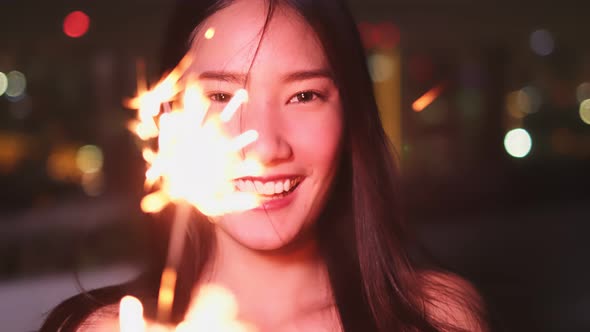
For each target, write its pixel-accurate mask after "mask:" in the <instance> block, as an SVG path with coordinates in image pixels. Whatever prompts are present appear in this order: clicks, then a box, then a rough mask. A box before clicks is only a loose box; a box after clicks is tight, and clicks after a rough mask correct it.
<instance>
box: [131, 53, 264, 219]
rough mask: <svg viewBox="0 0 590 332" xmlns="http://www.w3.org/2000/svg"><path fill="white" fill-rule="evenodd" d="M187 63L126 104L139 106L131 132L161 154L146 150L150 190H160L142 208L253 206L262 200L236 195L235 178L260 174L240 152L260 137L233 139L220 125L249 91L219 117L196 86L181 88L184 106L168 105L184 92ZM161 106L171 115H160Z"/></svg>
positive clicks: (210, 211) (216, 211)
mask: <svg viewBox="0 0 590 332" xmlns="http://www.w3.org/2000/svg"><path fill="white" fill-rule="evenodd" d="M189 64H190V63H189V62H188V60H185V59H183V61H182V62H181V63H180V64H179V67H177V68H175V69H174V70H173V71H172V72H171V73H170V74H169V75H168V76H167V77H165V78H164V79H163V80H162V81H160V83H159V84H158V85H156V86H155V87H154V88H153V89H152V90H149V91H144V92H143V93H138V96H137V97H135V98H132V99H131V100H129V101H128V102H127V106H129V107H137V108H138V116H137V119H135V120H134V121H132V122H131V123H130V124H129V129H130V130H132V131H133V132H134V133H136V134H137V136H138V137H139V138H140V139H142V140H146V141H147V140H149V139H152V138H156V137H157V138H158V148H159V150H158V151H155V150H152V149H149V148H145V149H144V150H143V157H144V160H145V161H146V162H147V164H148V166H149V167H148V170H147V171H146V181H145V186H146V189H149V188H152V187H153V186H154V185H156V184H158V185H159V189H160V190H159V191H156V192H153V193H151V194H149V195H147V196H146V197H145V198H144V199H143V201H142V203H141V208H142V210H143V211H145V212H149V213H155V212H158V211H160V210H161V209H163V208H164V207H165V206H166V205H167V204H168V203H170V202H180V201H185V202H188V203H189V204H191V205H193V206H194V207H196V208H197V209H198V210H199V211H200V212H202V213H203V214H205V215H208V216H219V215H223V214H226V213H231V212H236V211H242V210H247V209H251V208H254V207H256V206H258V204H259V198H258V197H257V196H256V195H255V194H254V193H243V192H237V191H236V190H235V185H234V183H233V179H235V178H237V177H240V176H245V175H251V176H253V175H256V174H259V173H260V172H261V166H260V165H259V164H258V163H257V162H256V161H254V160H250V159H248V160H241V158H240V157H239V154H238V153H237V152H238V151H240V150H241V149H242V148H244V147H245V146H247V145H248V144H251V143H252V142H254V141H255V140H256V139H257V133H256V131H253V130H249V131H246V132H244V133H242V134H241V135H238V136H237V137H233V138H230V137H227V136H226V135H225V134H224V133H223V131H222V127H221V125H222V123H224V122H228V121H230V120H231V118H232V117H233V116H234V114H235V113H236V111H237V110H238V109H239V108H240V106H241V105H242V104H244V103H245V102H247V101H248V93H247V92H246V90H244V89H239V90H237V91H236V92H235V94H234V96H233V98H232V99H231V100H230V101H229V103H228V104H227V106H226V107H225V108H224V110H223V111H222V112H221V113H219V114H213V115H211V114H209V115H208V108H209V105H210V102H209V100H208V99H206V98H205V97H204V96H203V93H202V91H201V89H200V87H199V86H198V85H197V84H196V82H188V83H185V87H184V88H183V89H182V90H183V91H184V93H183V95H182V102H181V104H180V105H176V104H172V105H173V106H170V104H169V103H170V102H172V101H173V100H174V98H176V97H177V95H178V94H179V93H180V90H181V87H179V81H180V79H181V76H182V70H183V68H185V69H186V67H188V65H189ZM179 68H180V69H179ZM162 105H164V108H169V109H170V111H168V112H164V113H161V109H162Z"/></svg>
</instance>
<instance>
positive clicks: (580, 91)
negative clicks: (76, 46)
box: [0, 82, 590, 103]
mask: <svg viewBox="0 0 590 332" xmlns="http://www.w3.org/2000/svg"><path fill="white" fill-rule="evenodd" d="M0 94H1V93H0ZM576 98H577V99H578V102H579V103H581V102H583V101H584V100H586V99H590V83H588V82H584V83H582V84H580V85H578V88H577V89H576Z"/></svg>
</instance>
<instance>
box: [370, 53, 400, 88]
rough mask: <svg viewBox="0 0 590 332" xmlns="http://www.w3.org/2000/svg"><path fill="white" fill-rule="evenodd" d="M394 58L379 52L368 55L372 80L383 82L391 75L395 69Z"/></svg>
mask: <svg viewBox="0 0 590 332" xmlns="http://www.w3.org/2000/svg"><path fill="white" fill-rule="evenodd" d="M394 60H395V59H394V57H393V56H391V55H386V54H381V53H375V54H373V55H371V56H369V59H368V64H369V73H370V74H371V79H372V80H373V82H385V81H388V80H390V79H391V78H392V77H393V74H394V70H395V61H394Z"/></svg>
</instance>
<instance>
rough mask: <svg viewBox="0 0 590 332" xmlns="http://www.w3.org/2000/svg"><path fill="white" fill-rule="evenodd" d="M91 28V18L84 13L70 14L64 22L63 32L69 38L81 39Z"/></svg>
mask: <svg viewBox="0 0 590 332" xmlns="http://www.w3.org/2000/svg"><path fill="white" fill-rule="evenodd" d="M89 26H90V18H89V17H88V15H86V14H85V13H84V12H82V11H79V10H77V11H73V12H71V13H69V14H68V15H67V16H66V17H65V18H64V22H63V31H64V33H65V34H66V36H68V37H72V38H79V37H82V36H84V35H85V34H86V32H87V31H88V27H89Z"/></svg>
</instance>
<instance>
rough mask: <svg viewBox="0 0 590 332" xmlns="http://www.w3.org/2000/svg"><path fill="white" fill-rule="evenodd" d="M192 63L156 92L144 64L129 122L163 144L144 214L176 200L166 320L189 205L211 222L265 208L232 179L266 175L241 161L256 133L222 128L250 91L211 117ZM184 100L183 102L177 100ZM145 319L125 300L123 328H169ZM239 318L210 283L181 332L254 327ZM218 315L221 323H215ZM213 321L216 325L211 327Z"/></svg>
mask: <svg viewBox="0 0 590 332" xmlns="http://www.w3.org/2000/svg"><path fill="white" fill-rule="evenodd" d="M214 34H215V30H214V29H213V28H210V29H208V30H207V31H206V33H205V38H206V39H211V38H213V36H214ZM191 63H192V55H191V54H187V55H186V56H185V57H184V58H183V59H182V60H181V61H180V63H179V64H178V66H176V68H174V69H173V70H172V71H171V72H170V73H169V74H168V75H167V76H165V77H164V78H163V79H162V80H160V82H159V83H158V84H156V85H155V86H154V87H153V88H152V89H148V88H147V84H146V80H145V78H144V77H142V76H143V71H144V68H143V65H142V64H141V63H140V64H138V74H139V75H138V76H139V77H138V82H137V89H138V91H137V96H136V97H134V98H131V99H129V100H127V102H126V106H127V107H128V108H131V109H136V110H137V117H136V119H134V120H133V121H131V122H130V123H129V124H128V128H129V130H131V131H132V132H133V133H135V134H136V135H137V136H138V137H139V138H140V139H141V140H143V141H145V142H148V141H151V140H155V139H157V143H158V149H157V150H154V149H152V148H150V147H145V148H144V149H143V151H142V156H143V159H144V160H145V161H146V163H147V165H148V169H147V171H146V173H145V176H146V178H145V188H146V190H151V191H152V192H151V193H149V194H148V195H146V196H145V197H144V198H143V199H142V201H141V209H142V210H143V211H144V212H147V213H156V212H159V211H161V210H162V209H163V208H164V207H166V206H167V205H168V204H170V203H174V204H176V205H177V210H176V218H175V220H174V224H173V228H172V234H171V239H170V248H169V252H168V258H167V262H166V268H165V269H164V273H163V274H162V279H161V285H160V292H159V298H158V319H159V320H160V321H167V320H168V318H169V317H170V311H171V308H172V304H173V302H174V289H175V287H176V270H177V268H178V264H179V260H180V255H181V252H182V248H183V246H184V237H185V233H184V231H185V228H186V223H187V222H188V219H189V215H190V214H189V210H190V206H193V207H195V208H196V209H198V210H199V211H200V212H201V213H203V214H204V215H206V216H210V217H212V216H221V215H224V214H227V213H232V212H238V211H244V210H248V209H252V208H255V207H257V206H259V205H260V197H259V196H258V195H256V194H255V193H252V192H240V191H237V190H236V187H235V184H234V182H233V180H234V179H237V178H240V177H245V176H257V175H259V174H261V173H262V165H261V164H260V163H259V162H258V161H257V160H254V159H243V158H241V157H240V155H239V153H238V152H239V151H240V150H241V149H243V148H244V147H246V146H248V145H249V144H251V143H253V142H254V141H255V140H256V139H257V138H258V133H257V132H256V131H254V130H248V131H245V132H243V133H241V134H240V135H238V136H236V137H229V136H228V135H226V134H225V133H224V131H223V124H224V123H226V122H228V121H230V120H231V119H232V117H233V116H234V114H236V112H237V110H238V109H239V108H240V106H241V105H242V104H244V103H246V102H247V101H248V93H247V92H246V90H244V89H239V90H237V91H235V93H234V96H233V97H232V99H231V100H230V101H229V103H228V104H227V105H226V107H225V108H224V109H223V111H222V112H220V113H218V114H209V112H208V110H209V106H210V100H209V99H208V98H206V97H205V96H204V95H203V92H202V90H201V88H200V87H199V85H198V82H197V81H196V80H191V79H190V77H188V78H187V77H185V76H186V75H185V74H186V73H187V70H188V68H189V67H190V65H191ZM179 95H181V97H182V98H180V101H177V99H179V98H178V97H179ZM162 109H163V110H164V111H163V112H162ZM232 301H233V302H232ZM215 310H218V311H219V312H217V313H216V312H215ZM142 315H143V308H142V306H141V302H139V300H137V299H135V298H132V297H125V298H123V299H122V301H121V303H120V317H121V318H120V330H121V331H123V332H131V331H133V332H135V331H146V328H149V330H150V331H155V330H158V331H159V330H162V331H169V329H167V328H164V327H162V326H161V325H152V326H149V327H148V325H146V323H145V321H144V320H143V317H142ZM236 315H237V306H236V304H235V301H234V300H233V297H231V294H228V292H227V291H224V290H222V289H221V288H219V287H218V286H210V285H205V286H202V287H201V292H200V296H199V297H198V298H197V300H196V301H195V302H193V304H192V305H191V307H190V309H189V311H188V314H187V317H186V319H185V321H184V322H183V323H181V324H180V325H178V327H177V328H176V329H175V331H188V330H191V331H192V330H193V329H194V328H195V327H198V328H199V330H201V331H235V332H241V331H252V330H253V329H252V328H251V327H248V326H247V325H245V324H242V323H239V322H238V321H237V320H235V316H236ZM215 317H217V318H215ZM213 318H215V319H217V320H211V319H213ZM215 322H216V323H215ZM213 323H215V324H216V325H215V324H214V325H211V324H213Z"/></svg>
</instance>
